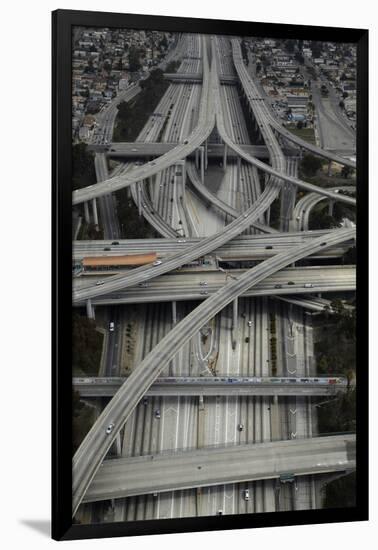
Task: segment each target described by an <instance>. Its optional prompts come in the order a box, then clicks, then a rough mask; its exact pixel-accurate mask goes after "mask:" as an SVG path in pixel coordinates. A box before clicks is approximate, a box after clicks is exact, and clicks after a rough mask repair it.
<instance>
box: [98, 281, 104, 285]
mask: <svg viewBox="0 0 378 550" xmlns="http://www.w3.org/2000/svg"><path fill="white" fill-rule="evenodd" d="M104 283H105V281H97V283H96V286H100V285H103V284H104Z"/></svg>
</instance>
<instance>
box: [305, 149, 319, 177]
mask: <svg viewBox="0 0 378 550" xmlns="http://www.w3.org/2000/svg"><path fill="white" fill-rule="evenodd" d="M321 167H322V161H321V160H320V159H319V158H318V157H314V156H313V155H310V154H307V155H304V157H303V159H302V162H301V170H302V172H303V173H304V174H305V176H309V177H312V176H315V175H316V173H317V171H318V170H320V168H321Z"/></svg>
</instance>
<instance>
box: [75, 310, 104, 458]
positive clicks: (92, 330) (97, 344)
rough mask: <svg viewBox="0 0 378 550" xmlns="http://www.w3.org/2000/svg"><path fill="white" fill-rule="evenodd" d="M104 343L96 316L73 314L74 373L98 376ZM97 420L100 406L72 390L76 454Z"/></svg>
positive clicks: (76, 374)
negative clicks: (97, 409) (97, 408)
mask: <svg viewBox="0 0 378 550" xmlns="http://www.w3.org/2000/svg"><path fill="white" fill-rule="evenodd" d="M102 346H103V335H102V334H101V333H100V332H98V331H97V330H96V324H95V322H94V321H93V320H92V319H87V318H86V317H82V316H81V315H79V314H77V313H74V314H73V316H72V374H73V376H79V377H80V376H97V375H98V371H99V367H100V361H101V353H102ZM95 419H96V409H95V408H94V407H90V406H89V405H87V404H86V403H85V402H83V401H81V400H80V395H79V393H78V392H73V393H72V447H73V453H74V452H75V451H76V449H77V448H78V447H79V445H80V443H81V442H82V440H83V439H84V437H85V436H86V434H87V433H88V431H89V429H90V428H91V426H92V424H93V422H94V421H95Z"/></svg>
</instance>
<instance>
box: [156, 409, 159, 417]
mask: <svg viewBox="0 0 378 550" xmlns="http://www.w3.org/2000/svg"><path fill="white" fill-rule="evenodd" d="M155 418H160V409H156V411H155Z"/></svg>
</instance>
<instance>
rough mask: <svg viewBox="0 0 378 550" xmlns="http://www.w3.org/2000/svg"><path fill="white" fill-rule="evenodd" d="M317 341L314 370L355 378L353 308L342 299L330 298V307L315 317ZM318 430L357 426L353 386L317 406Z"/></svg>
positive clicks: (348, 429)
mask: <svg viewBox="0 0 378 550" xmlns="http://www.w3.org/2000/svg"><path fill="white" fill-rule="evenodd" d="M316 327H317V332H318V334H320V336H321V339H320V341H318V342H316V343H315V358H316V365H317V372H318V373H319V374H320V375H324V376H329V375H333V374H339V375H344V376H346V377H347V379H348V380H349V381H352V380H354V378H355V372H356V310H355V308H354V307H346V306H345V305H344V303H343V302H342V301H341V300H333V301H332V302H331V305H330V307H328V306H327V307H326V308H325V309H324V314H322V315H321V316H319V317H318V318H317V320H316ZM318 422H319V432H320V433H330V432H345V431H353V430H355V427H356V396H355V389H354V388H353V387H351V388H349V389H348V391H347V392H346V393H342V394H340V395H338V396H337V398H336V399H335V400H331V401H330V402H329V403H325V404H324V405H321V406H319V407H318Z"/></svg>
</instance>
